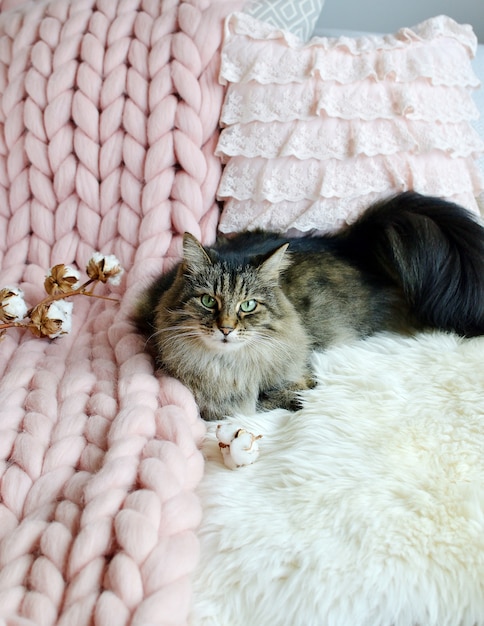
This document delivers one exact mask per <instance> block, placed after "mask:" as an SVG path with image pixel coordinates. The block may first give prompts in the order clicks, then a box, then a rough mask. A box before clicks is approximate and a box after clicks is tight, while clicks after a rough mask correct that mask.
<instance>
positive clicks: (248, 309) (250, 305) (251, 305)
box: [240, 300, 257, 313]
mask: <svg viewBox="0 0 484 626" xmlns="http://www.w3.org/2000/svg"><path fill="white" fill-rule="evenodd" d="M256 308H257V300H245V301H244V302H241V303H240V310H241V311H242V313H252V312H253V311H255V310H256Z"/></svg>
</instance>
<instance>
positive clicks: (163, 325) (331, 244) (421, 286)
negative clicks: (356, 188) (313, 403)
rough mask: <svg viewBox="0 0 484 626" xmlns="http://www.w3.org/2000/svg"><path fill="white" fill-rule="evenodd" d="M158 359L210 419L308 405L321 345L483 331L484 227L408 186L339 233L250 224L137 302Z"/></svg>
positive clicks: (190, 245) (195, 248)
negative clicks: (426, 332)
mask: <svg viewBox="0 0 484 626" xmlns="http://www.w3.org/2000/svg"><path fill="white" fill-rule="evenodd" d="M135 321H136V324H137V326H138V328H139V329H140V330H141V331H142V332H144V333H145V334H146V336H147V337H148V338H149V343H150V344H151V345H152V347H153V349H154V352H155V355H156V359H157V362H158V365H159V366H160V367H161V368H162V369H163V370H165V371H166V372H167V373H168V374H170V375H172V376H174V377H176V378H178V379H179V380H180V381H182V382H183V383H184V384H185V385H187V386H188V387H189V388H190V389H191V390H192V392H193V393H194V395H195V398H196V400H197V402H198V405H199V408H200V411H201V414H202V416H203V417H204V418H205V419H207V420H214V419H220V418H223V417H224V416H226V415H229V414H234V413H236V412H242V413H252V412H254V411H255V410H256V408H264V407H267V408H272V407H274V406H283V407H286V408H291V409H294V408H296V407H297V406H298V394H297V392H298V391H299V390H302V389H305V388H307V387H308V386H310V385H311V384H312V382H311V372H310V370H309V365H308V361H309V354H310V351H311V349H313V348H319V349H324V348H326V347H327V346H329V345H332V344H336V343H339V342H345V341H349V340H352V339H354V338H359V337H365V336H368V335H371V334H372V333H375V332H377V331H381V330H391V331H397V332H402V331H403V332H407V331H412V330H415V329H418V328H423V327H433V328H439V329H443V330H449V331H455V332H457V333H459V334H461V335H465V336H472V335H477V334H483V333H484V228H483V227H482V226H481V225H480V223H479V222H478V220H477V219H476V218H474V217H473V216H472V215H471V214H469V213H468V212H467V211H465V210H464V209H463V208H461V207H459V206H457V205H455V204H452V203H449V202H445V201H442V200H439V199H437V198H430V197H425V196H420V195H418V194H415V193H410V192H408V193H404V194H400V195H398V196H395V197H393V198H391V199H389V200H388V201H385V202H382V203H379V204H376V205H374V206H373V207H371V208H370V209H368V210H367V211H366V212H365V213H364V214H363V216H362V217H360V218H359V219H358V221H356V222H355V223H354V224H352V225H351V226H349V227H348V228H346V229H345V230H342V231H341V232H339V233H338V234H336V235H333V236H315V237H303V238H286V237H283V236H281V235H278V234H275V233H265V232H246V233H241V234H239V235H237V236H235V237H234V238H230V239H222V240H220V241H219V242H217V244H216V245H214V246H213V247H203V246H202V245H201V244H200V243H199V242H198V241H197V240H196V239H195V238H194V237H193V236H191V235H189V234H186V235H185V236H184V240H183V259H182V260H181V262H180V263H179V264H178V265H177V266H176V267H175V268H173V270H172V271H171V272H168V273H167V274H165V275H163V276H161V277H160V278H159V279H157V280H156V281H155V282H154V284H152V285H151V286H150V287H149V288H148V289H147V290H146V291H145V293H144V294H143V297H142V298H141V300H140V302H139V305H138V308H137V311H136V314H135Z"/></svg>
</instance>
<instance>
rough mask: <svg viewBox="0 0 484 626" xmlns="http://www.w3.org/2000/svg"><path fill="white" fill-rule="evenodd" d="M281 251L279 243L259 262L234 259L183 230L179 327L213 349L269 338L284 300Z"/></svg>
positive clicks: (281, 313)
mask: <svg viewBox="0 0 484 626" xmlns="http://www.w3.org/2000/svg"><path fill="white" fill-rule="evenodd" d="M284 253H285V246H284V247H283V248H280V249H279V250H277V251H276V252H274V253H273V254H272V255H270V256H269V257H268V258H265V259H264V260H262V261H260V262H259V263H256V262H254V263H249V264H247V263H245V264H240V263H237V261H234V259H227V258H223V257H219V256H218V255H215V254H214V253H212V254H209V253H207V252H206V251H205V249H204V248H203V247H202V246H201V245H200V244H199V243H198V242H197V241H196V239H194V238H193V237H190V236H185V239H184V259H183V262H182V272H181V275H180V276H179V278H178V280H181V281H183V284H182V286H181V297H180V298H179V303H178V305H177V307H176V314H177V317H178V320H179V327H180V332H183V333H185V334H186V336H187V338H188V337H191V338H192V339H195V340H197V341H199V342H202V343H203V345H204V346H205V347H206V348H208V349H209V350H212V351H216V352H228V351H230V352H232V351H237V350H240V349H241V348H243V347H244V346H248V345H254V344H255V342H258V343H259V344H260V343H264V341H269V340H270V339H271V338H273V335H274V334H275V333H276V332H277V331H278V327H279V326H280V320H281V319H283V317H284V315H285V310H284V307H285V306H287V301H286V300H285V297H284V296H283V294H282V291H281V289H280V287H279V284H278V278H279V272H280V271H281V268H282V267H283V266H284V264H285V261H284Z"/></svg>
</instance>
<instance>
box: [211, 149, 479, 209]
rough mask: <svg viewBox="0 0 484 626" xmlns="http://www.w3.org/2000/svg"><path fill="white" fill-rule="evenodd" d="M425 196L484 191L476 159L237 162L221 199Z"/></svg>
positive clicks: (227, 172) (225, 178)
mask: <svg viewBox="0 0 484 626" xmlns="http://www.w3.org/2000/svg"><path fill="white" fill-rule="evenodd" d="M409 181H410V182H411V186H412V188H413V189H415V190H418V189H422V190H424V191H422V193H426V194H428V195H437V196H452V195H455V194H458V193H466V192H468V191H470V190H472V191H473V193H474V195H475V196H477V195H478V194H479V193H480V192H481V191H482V190H483V188H484V187H483V184H482V180H481V176H480V174H479V171H478V168H477V167H476V165H475V163H474V162H473V160H472V159H469V158H467V159H464V158H456V159H451V158H448V157H447V156H446V155H445V154H443V153H441V152H438V151H433V152H431V153H427V154H425V155H412V154H408V153H403V152H401V153H397V154H394V155H392V156H383V155H377V156H372V157H367V156H357V157H354V158H349V159H345V160H343V161H340V160H337V159H328V160H326V161H318V160H316V159H307V160H304V161H300V160H299V159H296V158H294V157H286V158H280V159H276V160H265V159H262V158H260V157H254V158H250V159H247V158H245V157H240V156H238V157H233V158H232V159H231V160H230V162H229V163H228V164H227V165H226V166H225V168H224V171H223V173H222V179H221V181H220V185H219V189H218V198H219V199H220V200H226V199H229V198H235V199H237V200H250V199H252V200H255V201H258V202H263V201H266V200H268V201H269V202H281V201H284V200H288V201H291V202H297V201H300V200H312V201H315V200H317V199H318V198H319V197H321V196H322V197H325V198H333V197H337V198H352V197H356V196H361V195H367V194H369V193H374V192H380V193H383V192H385V191H387V192H388V190H390V189H393V190H398V189H402V188H405V187H408V185H409Z"/></svg>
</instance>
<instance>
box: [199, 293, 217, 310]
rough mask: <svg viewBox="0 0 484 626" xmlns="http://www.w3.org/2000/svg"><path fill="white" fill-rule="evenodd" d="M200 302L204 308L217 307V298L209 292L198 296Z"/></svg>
mask: <svg viewBox="0 0 484 626" xmlns="http://www.w3.org/2000/svg"><path fill="white" fill-rule="evenodd" d="M200 302H201V303H202V304H203V306H204V307H205V308H206V309H216V308H217V300H215V298H214V297H213V296H211V295H210V294H209V293H204V294H203V296H202V297H201V298H200Z"/></svg>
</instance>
